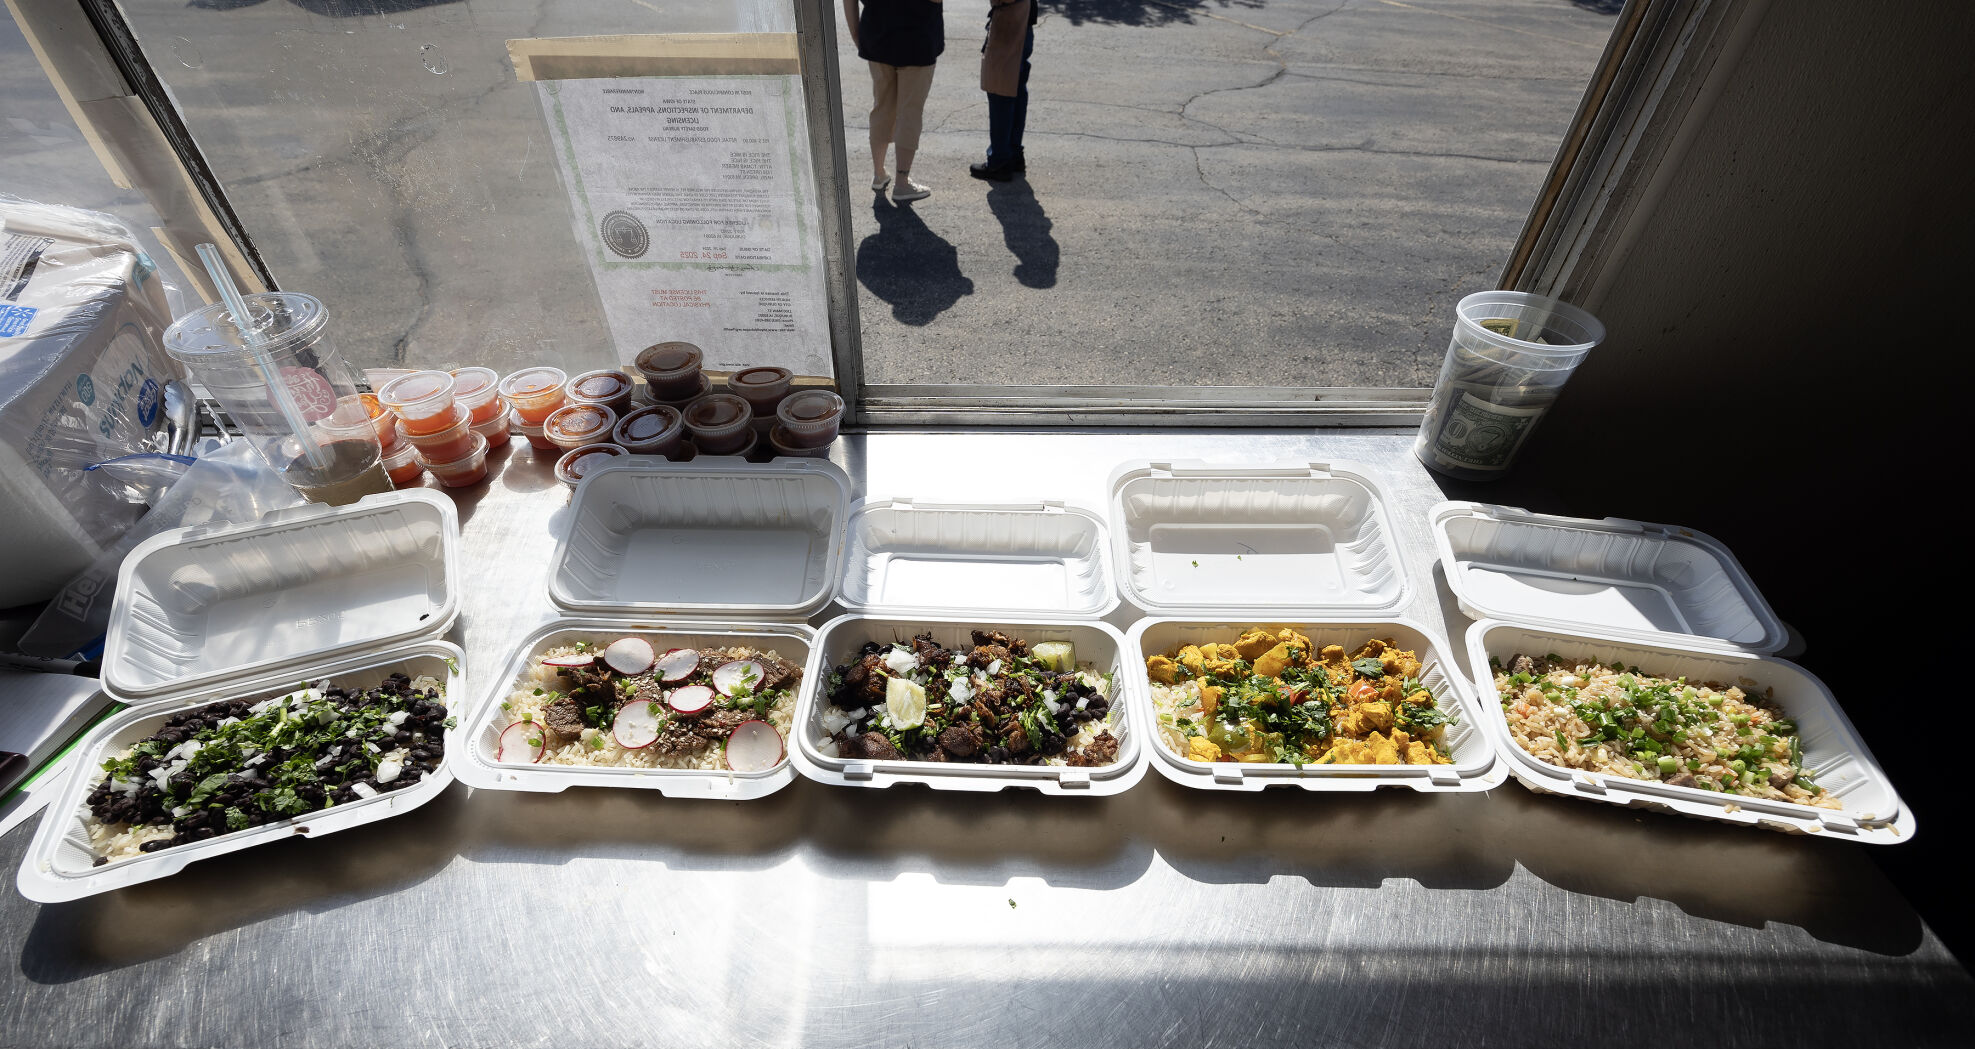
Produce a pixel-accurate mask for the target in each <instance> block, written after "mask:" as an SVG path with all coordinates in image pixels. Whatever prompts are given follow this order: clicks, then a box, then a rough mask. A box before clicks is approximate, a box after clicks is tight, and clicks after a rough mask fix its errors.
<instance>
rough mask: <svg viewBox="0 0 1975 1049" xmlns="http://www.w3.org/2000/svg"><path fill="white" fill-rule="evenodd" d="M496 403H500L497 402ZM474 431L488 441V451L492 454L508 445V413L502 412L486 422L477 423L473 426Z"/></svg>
mask: <svg viewBox="0 0 1975 1049" xmlns="http://www.w3.org/2000/svg"><path fill="white" fill-rule="evenodd" d="M494 403H496V404H499V403H500V402H499V401H498V400H496V401H495V402H494ZM472 430H473V432H474V433H477V434H479V435H480V436H482V437H485V438H486V439H487V450H488V451H490V452H491V451H493V450H494V449H496V448H499V447H500V446H501V445H504V444H506V443H507V439H508V413H507V412H502V413H501V414H499V415H496V416H494V417H493V418H491V419H488V420H486V421H484V422H476V423H474V424H473V425H472Z"/></svg>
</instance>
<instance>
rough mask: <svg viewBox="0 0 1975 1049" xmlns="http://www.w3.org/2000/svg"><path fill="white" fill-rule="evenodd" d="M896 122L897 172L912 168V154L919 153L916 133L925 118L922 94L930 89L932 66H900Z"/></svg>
mask: <svg viewBox="0 0 1975 1049" xmlns="http://www.w3.org/2000/svg"><path fill="white" fill-rule="evenodd" d="M897 76H898V121H897V125H896V127H895V129H894V132H893V135H894V137H893V142H894V143H895V144H896V147H897V154H898V174H899V177H901V178H903V177H904V176H905V173H906V172H908V171H911V170H912V157H913V156H914V155H915V154H917V153H918V152H919V132H920V129H921V128H923V127H924V126H925V121H926V96H927V95H929V94H931V93H932V90H933V67H932V66H904V67H902V68H900V69H899V70H898V74H897Z"/></svg>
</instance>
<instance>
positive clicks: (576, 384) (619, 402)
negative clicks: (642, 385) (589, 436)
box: [568, 368, 637, 415]
mask: <svg viewBox="0 0 1975 1049" xmlns="http://www.w3.org/2000/svg"><path fill="white" fill-rule="evenodd" d="M636 389H637V385H636V384H635V383H633V382H632V381H631V377H630V376H628V375H626V374H624V373H623V372H621V371H618V370H617V369H615V368H599V369H597V370H596V371H593V372H584V373H583V374H581V375H578V376H577V377H575V378H574V379H571V380H569V391H568V397H569V403H571V404H601V405H603V406H604V407H606V408H609V409H610V410H611V411H613V412H616V413H617V414H619V415H623V414H624V413H625V412H628V411H630V410H631V393H632V391H634V390H636Z"/></svg>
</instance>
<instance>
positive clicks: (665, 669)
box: [658, 648, 699, 681]
mask: <svg viewBox="0 0 1975 1049" xmlns="http://www.w3.org/2000/svg"><path fill="white" fill-rule="evenodd" d="M698 669H699V649H697V648H675V649H673V650H672V651H670V652H667V653H666V654H664V655H663V656H660V657H659V658H658V676H659V677H661V678H663V679H665V680H666V681H684V680H686V679H687V678H689V677H692V676H693V671H695V670H698Z"/></svg>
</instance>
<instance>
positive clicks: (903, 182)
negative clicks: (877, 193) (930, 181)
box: [891, 175, 933, 203]
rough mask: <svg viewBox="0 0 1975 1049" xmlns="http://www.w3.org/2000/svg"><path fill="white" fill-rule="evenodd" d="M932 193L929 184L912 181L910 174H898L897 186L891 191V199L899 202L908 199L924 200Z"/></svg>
mask: <svg viewBox="0 0 1975 1049" xmlns="http://www.w3.org/2000/svg"><path fill="white" fill-rule="evenodd" d="M932 195H933V189H932V187H931V186H925V185H921V184H919V183H917V182H914V181H912V176H910V175H900V176H899V177H898V185H897V187H895V188H894V189H893V190H892V191H891V199H892V200H894V201H897V202H899V203H904V202H905V201H908V200H924V199H926V198H927V197H930V196H932Z"/></svg>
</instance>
